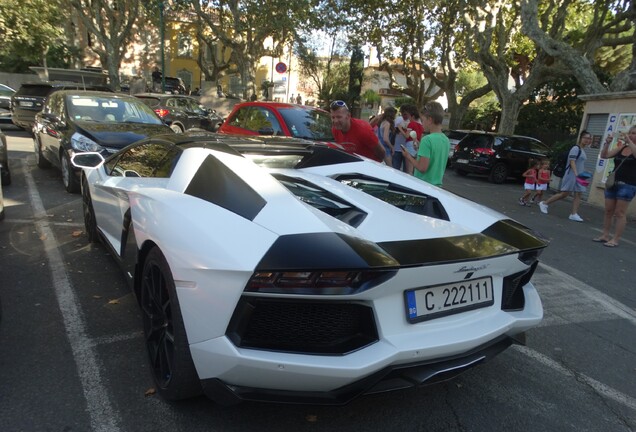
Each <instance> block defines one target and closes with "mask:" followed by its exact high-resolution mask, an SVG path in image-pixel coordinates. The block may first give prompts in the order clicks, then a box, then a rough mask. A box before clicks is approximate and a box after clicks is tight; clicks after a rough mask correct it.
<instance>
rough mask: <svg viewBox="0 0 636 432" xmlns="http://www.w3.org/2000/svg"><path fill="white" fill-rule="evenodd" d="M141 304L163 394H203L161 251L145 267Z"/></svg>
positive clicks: (181, 396)
mask: <svg viewBox="0 0 636 432" xmlns="http://www.w3.org/2000/svg"><path fill="white" fill-rule="evenodd" d="M140 303H141V309H142V318H143V324H144V335H145V339H146V348H147V350H148V356H149V359H150V365H151V368H152V373H153V377H154V380H155V383H156V385H157V387H158V388H159V392H160V393H161V395H162V396H163V397H164V398H165V399H168V400H178V399H185V398H189V397H193V396H197V395H199V394H200V393H201V384H200V381H199V377H198V375H197V373H196V369H195V367H194V363H193V361H192V356H191V354H190V347H189V345H188V339H187V336H186V333H185V327H184V324H183V318H182V316H181V311H180V308H179V301H178V299H177V293H176V288H175V284H174V279H173V278H172V272H171V271H170V267H169V266H168V262H167V261H166V258H165V257H164V256H163V254H162V253H161V251H160V250H159V248H157V247H154V248H153V249H152V250H151V251H150V252H149V253H148V256H147V257H146V260H145V262H144V266H143V273H142V279H141V289H140Z"/></svg>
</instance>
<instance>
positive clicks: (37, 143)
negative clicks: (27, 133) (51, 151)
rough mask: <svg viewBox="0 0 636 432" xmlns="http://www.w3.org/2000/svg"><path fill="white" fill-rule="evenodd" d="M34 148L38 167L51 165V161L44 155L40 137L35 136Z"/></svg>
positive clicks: (44, 167) (43, 167)
mask: <svg viewBox="0 0 636 432" xmlns="http://www.w3.org/2000/svg"><path fill="white" fill-rule="evenodd" d="M33 147H34V148H33V150H34V151H35V163H36V164H37V166H38V168H42V169H46V168H48V167H50V166H51V162H49V161H47V160H46V159H45V158H44V156H43V155H42V145H41V144H40V139H39V138H38V137H37V135H36V136H34V137H33Z"/></svg>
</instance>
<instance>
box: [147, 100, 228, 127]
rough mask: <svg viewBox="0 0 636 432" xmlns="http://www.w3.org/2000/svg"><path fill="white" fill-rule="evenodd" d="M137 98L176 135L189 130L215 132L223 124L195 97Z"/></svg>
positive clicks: (220, 118) (213, 112) (215, 114)
mask: <svg viewBox="0 0 636 432" xmlns="http://www.w3.org/2000/svg"><path fill="white" fill-rule="evenodd" d="M135 97H138V98H139V99H141V100H142V101H143V102H144V103H145V104H146V105H148V106H149V107H150V108H152V109H153V110H154V111H155V113H157V115H158V116H159V117H161V118H162V119H163V121H165V122H166V124H167V125H169V126H170V129H172V130H173V131H174V132H176V133H182V132H185V131H187V130H207V131H211V132H215V131H216V130H217V129H218V128H219V126H221V124H222V123H223V118H222V117H221V116H219V115H218V114H217V113H216V111H214V110H212V109H208V108H206V107H204V106H203V105H201V104H200V103H199V101H198V100H196V99H195V98H193V97H189V96H183V95H176V94H160V93H139V94H136V95H135Z"/></svg>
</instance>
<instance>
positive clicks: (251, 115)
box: [217, 102, 349, 150]
mask: <svg viewBox="0 0 636 432" xmlns="http://www.w3.org/2000/svg"><path fill="white" fill-rule="evenodd" d="M217 132H219V133H223V134H233V135H279V136H290V137H295V138H303V139H307V140H311V141H318V142H321V143H324V144H326V145H328V146H329V147H336V148H340V149H344V150H346V149H347V148H348V147H349V146H346V145H344V146H342V145H339V144H336V143H335V141H334V139H333V135H332V134H331V116H330V115H329V112H328V111H325V110H322V109H320V108H315V107H311V106H307V105H297V104H291V103H286V102H242V103H238V104H236V105H235V106H234V109H232V112H231V113H230V115H229V116H228V117H227V119H226V120H225V122H223V124H222V125H221V127H220V128H219V129H218V130H217Z"/></svg>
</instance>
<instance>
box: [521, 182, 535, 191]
mask: <svg viewBox="0 0 636 432" xmlns="http://www.w3.org/2000/svg"><path fill="white" fill-rule="evenodd" d="M536 186H537V185H535V184H534V183H524V184H523V188H524V189H525V190H535V189H536Z"/></svg>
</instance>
